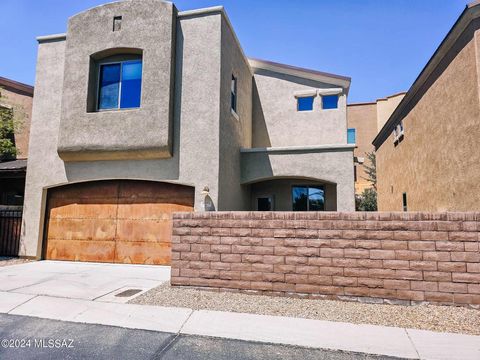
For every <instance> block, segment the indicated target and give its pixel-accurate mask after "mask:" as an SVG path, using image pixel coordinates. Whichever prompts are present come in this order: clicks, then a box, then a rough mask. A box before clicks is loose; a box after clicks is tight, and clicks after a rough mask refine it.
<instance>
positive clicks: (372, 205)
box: [355, 151, 377, 211]
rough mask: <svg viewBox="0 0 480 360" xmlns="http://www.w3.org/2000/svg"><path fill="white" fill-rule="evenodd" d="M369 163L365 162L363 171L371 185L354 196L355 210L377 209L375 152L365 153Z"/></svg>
mask: <svg viewBox="0 0 480 360" xmlns="http://www.w3.org/2000/svg"><path fill="white" fill-rule="evenodd" d="M366 156H367V159H368V160H369V164H365V165H364V168H365V173H366V174H367V177H366V178H365V179H366V180H368V181H369V182H370V183H371V184H372V187H371V188H368V189H365V190H364V191H363V192H362V194H361V195H357V196H355V209H356V210H357V211H377V158H376V155H375V152H373V151H372V152H368V153H366Z"/></svg>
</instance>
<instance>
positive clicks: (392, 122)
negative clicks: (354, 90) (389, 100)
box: [372, 0, 480, 149]
mask: <svg viewBox="0 0 480 360" xmlns="http://www.w3.org/2000/svg"><path fill="white" fill-rule="evenodd" d="M479 5H480V0H476V1H474V2H472V3H470V4H468V5H466V6H465V9H464V10H463V12H462V13H461V14H460V16H459V17H458V19H457V21H455V23H454V24H453V26H452V27H451V28H450V30H449V31H448V33H447V35H446V36H445V37H444V39H443V40H442V42H441V43H440V45H439V46H438V47H437V49H436V50H435V52H434V53H433V55H432V56H431V57H430V59H429V60H428V62H427V64H426V65H425V66H424V67H423V69H422V71H420V74H419V75H418V76H417V78H416V79H415V81H414V82H413V84H412V86H411V87H410V89H408V91H407V93H406V95H405V97H404V98H403V99H402V101H401V102H400V104H399V105H398V106H397V108H396V109H395V110H394V111H393V113H392V115H391V116H390V118H389V119H388V120H387V122H386V123H385V124H384V125H383V127H382V128H381V129H380V131H379V132H378V134H377V136H376V137H375V139H373V141H372V144H373V145H374V146H375V149H379V148H380V147H381V146H382V144H383V143H384V142H385V140H386V139H387V138H388V137H389V136H390V134H391V132H392V131H393V129H394V127H395V126H396V125H397V123H398V122H399V121H400V117H401V114H402V112H403V111H404V109H405V108H406V107H407V106H408V105H409V104H410V103H411V101H412V100H413V99H414V97H415V95H416V94H417V93H418V91H419V90H420V89H421V88H422V86H423V84H425V82H426V81H427V80H428V78H429V76H430V75H431V74H432V73H433V72H434V71H435V69H436V68H437V67H438V66H439V64H440V63H441V61H442V60H443V58H444V57H445V56H446V54H448V51H449V50H450V49H451V48H452V47H453V46H454V45H455V43H456V42H457V41H458V39H459V38H460V37H461V36H462V34H463V33H464V32H465V30H466V29H467V28H468V26H469V25H470V23H471V22H472V21H473V20H475V19H477V18H479V17H480V6H479Z"/></svg>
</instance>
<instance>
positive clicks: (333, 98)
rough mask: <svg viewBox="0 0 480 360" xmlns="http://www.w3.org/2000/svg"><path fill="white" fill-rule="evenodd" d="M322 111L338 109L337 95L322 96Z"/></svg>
mask: <svg viewBox="0 0 480 360" xmlns="http://www.w3.org/2000/svg"><path fill="white" fill-rule="evenodd" d="M322 109H324V110H328V109H338V95H324V96H322Z"/></svg>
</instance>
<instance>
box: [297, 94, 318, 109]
mask: <svg viewBox="0 0 480 360" xmlns="http://www.w3.org/2000/svg"><path fill="white" fill-rule="evenodd" d="M313 99H314V97H313V96H304V97H299V98H297V111H312V110H313Z"/></svg>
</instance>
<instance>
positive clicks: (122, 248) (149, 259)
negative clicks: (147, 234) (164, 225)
mask: <svg viewBox="0 0 480 360" xmlns="http://www.w3.org/2000/svg"><path fill="white" fill-rule="evenodd" d="M171 258H172V251H171V247H170V245H169V244H166V243H151V242H124V241H117V248H116V256H115V262H116V263H123V264H150V265H165V264H170V262H171Z"/></svg>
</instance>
